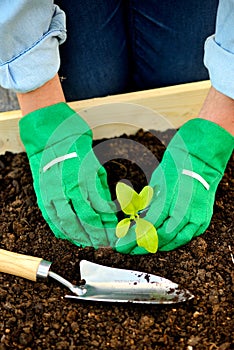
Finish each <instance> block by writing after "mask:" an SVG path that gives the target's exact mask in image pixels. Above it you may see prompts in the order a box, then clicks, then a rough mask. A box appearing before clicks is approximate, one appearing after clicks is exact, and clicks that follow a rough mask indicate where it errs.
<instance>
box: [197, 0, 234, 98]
mask: <svg viewBox="0 0 234 350" xmlns="http://www.w3.org/2000/svg"><path fill="white" fill-rule="evenodd" d="M204 64H205V66H206V67H207V69H208V71H209V76H210V80H211V84H212V85H213V87H214V88H215V89H216V90H218V91H219V92H221V93H223V94H224V95H226V96H229V97H231V98H234V0H220V1H219V6H218V12H217V19H216V30H215V34H214V35H212V36H210V37H209V38H208V39H207V40H206V42H205V55H204Z"/></svg>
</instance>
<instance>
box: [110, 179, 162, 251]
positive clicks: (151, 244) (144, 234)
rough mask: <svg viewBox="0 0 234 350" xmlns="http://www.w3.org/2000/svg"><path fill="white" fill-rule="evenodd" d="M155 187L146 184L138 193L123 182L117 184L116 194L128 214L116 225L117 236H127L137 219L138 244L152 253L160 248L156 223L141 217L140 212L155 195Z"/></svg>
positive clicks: (123, 209)
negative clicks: (132, 223) (131, 225)
mask: <svg viewBox="0 0 234 350" xmlns="http://www.w3.org/2000/svg"><path fill="white" fill-rule="evenodd" d="M153 192H154V191H153V188H152V187H150V186H145V187H144V188H143V189H142V191H141V192H140V193H139V194H138V193H137V192H136V191H134V190H133V189H132V188H131V187H130V186H128V185H126V184H125V183H123V182H118V183H117V185H116V195H117V199H118V201H119V204H120V206H121V209H122V211H123V212H124V213H125V214H126V215H128V217H127V218H125V219H123V220H121V221H120V222H119V223H118V224H117V226H116V236H117V237H118V238H122V237H124V236H126V234H127V232H128V230H129V227H130V224H131V222H132V221H135V223H136V226H135V232H136V241H137V244H138V246H140V247H143V248H145V249H146V250H147V251H148V252H150V253H156V251H157V249H158V235H157V231H156V228H155V227H154V225H153V224H152V223H151V222H149V221H147V220H145V219H142V218H140V216H139V213H140V212H141V211H143V210H144V209H146V208H147V207H148V205H149V204H150V202H151V199H152V197H153Z"/></svg>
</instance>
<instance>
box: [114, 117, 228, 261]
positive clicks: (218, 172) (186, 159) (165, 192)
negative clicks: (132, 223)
mask: <svg viewBox="0 0 234 350" xmlns="http://www.w3.org/2000/svg"><path fill="white" fill-rule="evenodd" d="M233 145H234V138H233V136H232V135H231V134H229V133H228V132H227V131H226V130H225V129H223V128H221V127H220V126H218V125H217V124H215V123H213V122H211V121H208V120H205V119H199V118H197V119H193V120H191V121H189V122H187V123H186V124H184V125H183V126H182V127H181V128H180V130H179V131H178V132H177V133H176V135H175V136H174V137H173V139H172V140H171V142H170V143H169V145H168V147H167V149H166V151H165V153H164V156H163V159H162V162H161V164H160V165H159V166H158V167H157V169H156V170H155V171H154V173H153V175H152V178H151V181H150V185H151V186H152V187H153V188H154V198H153V200H152V202H151V205H150V208H149V211H148V213H147V215H146V217H145V219H146V220H148V221H150V222H151V223H153V224H154V226H155V227H156V229H157V233H158V239H159V250H164V251H169V250H172V249H175V248H177V247H179V246H181V245H184V244H186V243H188V242H189V241H190V240H191V239H192V238H193V237H196V236H199V235H200V234H202V233H204V232H205V230H206V229H207V227H208V226H209V223H210V220H211V217H212V214H213V205H214V200H215V192H216V189H217V186H218V184H219V182H220V180H221V179H222V176H223V174H224V170H225V168H226V165H227V162H228V160H229V158H230V156H231V154H232V151H233ZM123 246H124V251H123V249H122V247H123ZM127 246H128V249H127V250H126V247H127ZM116 249H117V251H119V252H121V251H123V252H125V253H126V252H128V253H131V254H146V253H147V251H146V250H145V249H143V248H141V247H138V246H137V244H136V242H135V241H134V232H133V229H131V230H130V233H129V235H128V236H126V237H125V238H123V239H120V240H118V242H117V245H116Z"/></svg>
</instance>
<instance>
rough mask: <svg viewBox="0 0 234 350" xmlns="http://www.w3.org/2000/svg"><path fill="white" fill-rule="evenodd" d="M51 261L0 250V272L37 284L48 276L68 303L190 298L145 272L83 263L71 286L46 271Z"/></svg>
mask: <svg viewBox="0 0 234 350" xmlns="http://www.w3.org/2000/svg"><path fill="white" fill-rule="evenodd" d="M50 266H51V262H49V261H46V260H43V259H41V258H36V257H32V256H28V255H22V254H17V253H12V252H8V251H6V250H3V249H0V272H4V273H9V274H11V275H16V276H20V277H24V278H26V279H29V280H32V281H37V280H40V279H44V278H47V277H48V276H49V277H51V278H53V279H55V280H57V281H58V282H60V283H62V284H63V285H64V286H66V287H67V288H68V289H70V291H71V292H72V293H73V295H66V296H65V298H67V299H71V300H90V301H103V302H121V303H126V302H128V303H141V304H172V303H178V302H182V301H186V300H190V299H192V298H193V297H194V296H193V295H192V294H191V293H190V292H189V291H188V290H186V289H180V288H179V286H178V285H177V284H176V283H173V282H171V281H170V280H168V279H165V278H163V277H159V276H156V275H152V274H148V273H145V272H140V271H134V270H124V269H118V268H112V267H107V266H103V265H99V264H96V263H93V262H89V261H87V260H81V262H80V276H81V280H82V281H83V282H84V283H82V284H81V285H77V286H76V285H73V284H72V283H70V282H69V281H67V280H66V279H64V278H63V277H61V276H59V275H58V274H56V273H54V272H52V271H50Z"/></svg>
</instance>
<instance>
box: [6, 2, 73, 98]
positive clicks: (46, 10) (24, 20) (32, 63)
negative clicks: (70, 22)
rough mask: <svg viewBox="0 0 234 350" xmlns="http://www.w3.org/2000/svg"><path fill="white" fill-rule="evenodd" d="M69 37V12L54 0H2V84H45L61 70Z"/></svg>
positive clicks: (17, 87)
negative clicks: (62, 50) (61, 52)
mask: <svg viewBox="0 0 234 350" xmlns="http://www.w3.org/2000/svg"><path fill="white" fill-rule="evenodd" d="M65 40H66V29H65V14H64V12H63V11H61V10H60V8H59V7H58V6H56V5H54V4H53V1H51V0H40V1H37V0H30V1H28V0H1V1H0V85H1V86H2V87H4V88H6V89H11V90H13V91H15V92H28V91H31V90H34V89H36V88H38V87H40V86H41V85H43V84H44V83H45V82H47V81H48V80H50V79H51V78H53V77H54V76H55V74H56V73H57V72H58V69H59V66H60V57H59V49H58V47H59V44H61V43H63V42H64V41H65Z"/></svg>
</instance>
